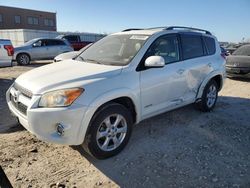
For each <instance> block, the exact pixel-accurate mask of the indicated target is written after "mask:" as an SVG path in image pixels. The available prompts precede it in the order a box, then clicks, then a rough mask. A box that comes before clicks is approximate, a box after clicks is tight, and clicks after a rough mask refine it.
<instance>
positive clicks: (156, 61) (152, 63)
mask: <svg viewBox="0 0 250 188" xmlns="http://www.w3.org/2000/svg"><path fill="white" fill-rule="evenodd" d="M164 66H165V60H164V59H163V57H161V56H150V57H148V58H147V59H146V61H145V67H151V68H154V67H155V68H161V67H164Z"/></svg>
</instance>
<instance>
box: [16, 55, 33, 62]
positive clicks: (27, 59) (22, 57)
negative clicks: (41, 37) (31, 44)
mask: <svg viewBox="0 0 250 188" xmlns="http://www.w3.org/2000/svg"><path fill="white" fill-rule="evenodd" d="M16 60H17V63H18V65H29V64H30V57H29V55H28V54H25V53H21V54H18V55H17V58H16Z"/></svg>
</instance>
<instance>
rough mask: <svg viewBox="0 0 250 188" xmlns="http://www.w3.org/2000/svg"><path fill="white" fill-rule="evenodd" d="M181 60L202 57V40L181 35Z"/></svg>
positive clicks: (198, 37) (197, 37)
mask: <svg viewBox="0 0 250 188" xmlns="http://www.w3.org/2000/svg"><path fill="white" fill-rule="evenodd" d="M181 43H182V51H183V59H184V60H185V59H190V58H195V57H201V56H203V55H204V51H203V46H202V40H201V37H200V36H196V35H181Z"/></svg>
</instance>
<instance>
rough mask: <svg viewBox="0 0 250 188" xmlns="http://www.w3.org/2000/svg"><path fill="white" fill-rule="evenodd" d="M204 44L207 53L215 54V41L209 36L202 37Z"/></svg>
mask: <svg viewBox="0 0 250 188" xmlns="http://www.w3.org/2000/svg"><path fill="white" fill-rule="evenodd" d="M203 39H204V42H205V45H206V47H207V52H208V55H213V54H215V51H216V50H215V41H214V39H213V38H211V37H203Z"/></svg>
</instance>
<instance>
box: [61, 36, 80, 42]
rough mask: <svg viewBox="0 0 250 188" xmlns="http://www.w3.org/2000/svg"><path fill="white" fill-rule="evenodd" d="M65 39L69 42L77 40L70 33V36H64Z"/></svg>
mask: <svg viewBox="0 0 250 188" xmlns="http://www.w3.org/2000/svg"><path fill="white" fill-rule="evenodd" d="M64 38H65V39H67V40H68V41H69V42H78V37H77V36H74V35H71V36H65V37H64Z"/></svg>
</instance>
